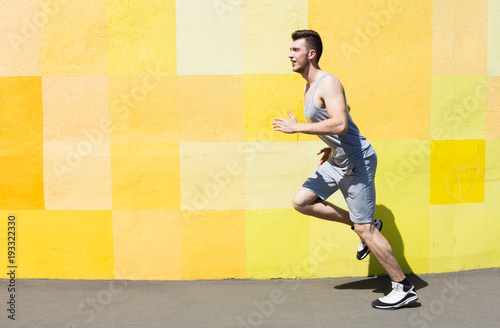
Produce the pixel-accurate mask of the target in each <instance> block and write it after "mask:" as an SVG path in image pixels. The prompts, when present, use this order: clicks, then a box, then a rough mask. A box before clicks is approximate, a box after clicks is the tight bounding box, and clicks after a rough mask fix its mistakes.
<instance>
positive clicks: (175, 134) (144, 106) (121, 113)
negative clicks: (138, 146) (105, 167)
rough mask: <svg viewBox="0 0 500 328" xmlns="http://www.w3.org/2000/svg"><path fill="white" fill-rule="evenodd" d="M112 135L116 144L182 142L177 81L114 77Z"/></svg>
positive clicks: (161, 78)
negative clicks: (180, 139)
mask: <svg viewBox="0 0 500 328" xmlns="http://www.w3.org/2000/svg"><path fill="white" fill-rule="evenodd" d="M109 106H110V108H109V117H110V121H111V124H110V133H111V139H112V140H113V141H148V142H150V141H151V142H152V141H178V140H179V111H178V106H177V78H176V77H171V76H152V75H144V76H132V75H131V76H110V77H109Z"/></svg>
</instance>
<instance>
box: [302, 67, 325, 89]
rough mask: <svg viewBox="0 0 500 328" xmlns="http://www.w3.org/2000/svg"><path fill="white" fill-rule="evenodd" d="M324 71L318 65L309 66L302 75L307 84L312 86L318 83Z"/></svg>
mask: <svg viewBox="0 0 500 328" xmlns="http://www.w3.org/2000/svg"><path fill="white" fill-rule="evenodd" d="M323 73H324V72H323V71H322V70H321V69H320V68H319V66H317V65H312V64H311V65H309V66H308V67H307V68H306V69H305V70H304V71H303V72H302V73H301V75H302V77H303V78H304V80H306V81H307V84H309V85H312V84H313V83H314V82H316V81H317V80H318V79H319V78H320V77H321V75H323Z"/></svg>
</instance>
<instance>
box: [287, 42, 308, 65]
mask: <svg viewBox="0 0 500 328" xmlns="http://www.w3.org/2000/svg"><path fill="white" fill-rule="evenodd" d="M308 55H309V50H307V47H306V40H305V39H298V40H295V41H293V42H292V45H291V46H290V53H289V54H288V58H290V61H291V62H292V70H293V71H294V72H297V73H300V72H302V71H303V70H304V69H305V68H306V67H307V66H308V65H309V58H308Z"/></svg>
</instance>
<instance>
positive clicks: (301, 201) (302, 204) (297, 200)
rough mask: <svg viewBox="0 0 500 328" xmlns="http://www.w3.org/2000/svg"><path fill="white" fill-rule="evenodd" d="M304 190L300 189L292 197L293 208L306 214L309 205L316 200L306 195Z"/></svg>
mask: <svg viewBox="0 0 500 328" xmlns="http://www.w3.org/2000/svg"><path fill="white" fill-rule="evenodd" d="M304 196H305V195H304V192H303V191H302V190H299V191H298V192H297V193H296V194H295V196H294V197H293V199H292V205H293V208H294V209H295V210H297V211H299V212H300V213H303V214H306V213H307V209H308V208H309V206H311V205H313V204H314V203H315V202H316V201H317V199H316V200H313V199H311V197H304Z"/></svg>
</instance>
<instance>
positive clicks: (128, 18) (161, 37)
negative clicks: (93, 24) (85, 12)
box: [106, 0, 177, 76]
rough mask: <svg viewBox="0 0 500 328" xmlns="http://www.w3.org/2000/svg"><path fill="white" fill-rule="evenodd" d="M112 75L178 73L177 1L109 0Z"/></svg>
mask: <svg viewBox="0 0 500 328" xmlns="http://www.w3.org/2000/svg"><path fill="white" fill-rule="evenodd" d="M106 5H107V6H106V9H107V11H106V12H107V29H108V37H109V39H108V42H109V46H108V51H109V61H108V62H109V72H110V74H117V75H126V74H137V75H155V76H165V75H175V74H176V69H177V67H176V55H177V54H176V30H175V0H167V1H165V0H148V1H127V3H126V5H124V3H123V1H121V0H108V1H107V2H106Z"/></svg>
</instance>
